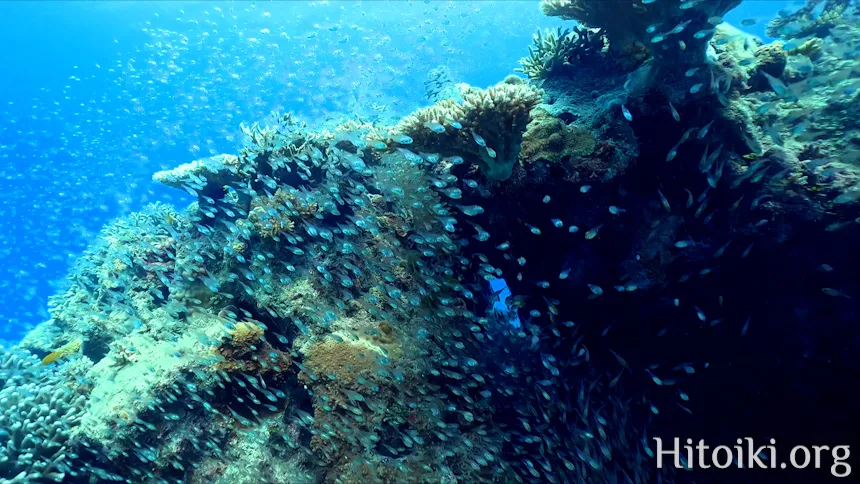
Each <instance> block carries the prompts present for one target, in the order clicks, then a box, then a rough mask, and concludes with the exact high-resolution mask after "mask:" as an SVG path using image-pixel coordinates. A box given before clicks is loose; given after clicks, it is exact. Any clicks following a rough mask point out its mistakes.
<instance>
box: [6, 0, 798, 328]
mask: <svg viewBox="0 0 860 484" xmlns="http://www.w3.org/2000/svg"><path fill="white" fill-rule="evenodd" d="M797 3H798V2H784V1H745V2H744V3H743V4H742V5H741V6H740V7H739V8H737V9H736V10H734V11H733V12H731V13H730V14H729V15H728V16H727V17H726V20H727V21H729V22H731V23H734V24H735V25H739V24H740V20H742V19H745V18H758V19H760V20H759V21H758V23H757V24H756V25H753V26H751V27H747V29H748V30H749V31H750V32H752V33H755V34H757V35H760V36H764V25H765V23H766V21H767V19H769V18H770V17H772V16H773V15H775V14H776V12H777V11H779V10H780V9H783V8H792V7H794V6H796V5H797ZM562 25H565V26H569V25H570V22H562V21H560V20H559V19H555V18H549V17H545V16H543V15H542V14H541V13H540V11H539V10H538V8H537V2H534V1H528V2H527V1H480V2H466V1H456V2H453V1H432V2H430V1H393V2H386V1H366V2H256V3H239V2H198V1H194V2H160V1H159V2H151V1H143V2H114V1H108V2H50V1H34V2H0V43H2V44H0V45H3V46H4V48H3V49H0V67H2V72H3V76H2V77H0V110H2V113H0V116H2V118H0V119H2V125H0V189H2V197H3V198H2V204H0V341H1V340H14V339H16V338H19V337H20V336H21V335H22V334H23V333H24V332H25V331H27V330H28V329H29V328H31V327H32V326H34V325H35V324H37V323H39V322H41V321H44V320H46V319H48V318H49V316H48V313H47V308H48V298H49V296H50V295H52V294H54V293H56V292H57V291H60V290H62V289H63V287H64V283H63V280H64V277H65V275H66V273H67V271H68V268H69V265H70V263H71V262H72V261H74V260H75V258H76V257H77V256H78V255H79V254H80V253H81V251H82V250H83V249H84V248H85V247H86V246H87V244H88V243H90V242H91V241H92V240H93V238H94V236H95V234H97V232H98V231H99V229H100V228H101V227H102V225H104V224H105V223H107V222H108V221H110V220H112V219H114V218H116V217H118V216H121V215H123V214H126V213H128V212H130V211H135V210H139V209H140V208H141V207H142V206H144V205H145V204H147V203H150V202H153V201H165V202H170V203H176V204H185V203H188V202H189V201H190V198H188V199H186V198H183V197H182V195H177V192H176V190H173V189H167V188H165V187H162V186H160V185H157V184H155V183H153V182H151V175H152V173H154V172H155V171H158V170H160V169H163V168H167V167H173V166H176V165H178V164H180V163H184V162H188V161H190V160H193V159H195V158H199V157H204V156H209V155H210V154H217V153H222V152H225V153H231V152H235V151H236V150H237V148H238V146H239V145H240V142H241V135H240V131H239V123H240V122H245V123H248V124H251V123H253V122H255V121H263V120H264V119H265V118H266V116H267V115H268V114H269V113H270V112H271V111H281V112H283V111H294V112H295V113H297V114H298V115H300V116H301V117H303V118H304V119H305V120H307V121H308V122H309V123H311V124H323V123H325V122H326V121H327V120H336V119H338V118H339V117H340V116H341V115H344V114H347V113H351V114H360V115H362V116H364V117H367V118H370V119H372V118H375V117H390V118H395V117H398V116H402V115H404V114H406V113H408V112H409V111H411V110H413V109H414V108H416V107H418V106H420V105H423V104H426V103H427V101H426V98H425V95H424V81H425V78H426V75H427V73H428V71H430V70H431V69H433V68H436V67H438V66H446V67H447V68H448V70H449V71H450V73H451V76H452V78H453V79H454V80H455V81H457V82H466V83H469V84H472V85H475V86H488V85H491V84H494V83H496V82H498V81H500V80H501V79H502V78H504V77H505V76H506V75H508V74H510V73H512V71H513V69H514V68H516V67H517V60H518V59H519V58H520V57H523V56H524V55H526V53H527V49H528V46H529V45H530V43H531V36H532V34H533V33H534V32H535V31H536V30H537V29H543V28H555V27H558V26H562Z"/></svg>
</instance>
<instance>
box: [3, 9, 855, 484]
mask: <svg viewBox="0 0 860 484" xmlns="http://www.w3.org/2000/svg"><path fill="white" fill-rule="evenodd" d="M738 3H739V2H738V0H718V1H712V2H711V1H697V0H688V1H685V2H678V1H674V0H673V1H665V0H658V1H656V2H641V1H639V0H635V1H629V2H628V1H617V2H615V1H597V0H552V1H547V0H545V1H544V2H543V3H542V7H541V8H542V9H543V10H544V11H545V12H546V13H547V14H549V15H553V16H558V17H562V18H564V19H574V20H578V21H581V22H584V23H585V24H586V25H587V27H588V29H586V27H577V29H576V30H574V32H573V33H570V32H568V31H567V30H561V29H560V30H558V31H556V32H554V33H549V34H546V35H541V36H539V37H538V38H537V39H536V46H534V47H533V48H532V49H531V50H530V55H529V57H527V58H526V60H524V61H523V63H522V66H523V67H522V70H523V71H524V73H525V74H527V75H528V77H529V78H530V79H528V80H526V79H523V78H519V77H514V76H510V77H508V78H507V79H505V80H504V81H503V82H501V83H499V84H495V85H493V86H490V87H488V88H485V89H482V88H477V87H471V86H467V85H463V84H457V85H454V84H453V82H452V81H451V79H450V74H449V73H448V72H447V71H446V70H444V69H439V70H436V71H434V72H433V74H432V75H431V76H430V79H429V81H428V84H427V91H428V95H429V96H431V97H432V101H433V104H432V105H430V106H427V107H423V108H419V109H417V110H416V111H415V112H413V113H412V114H410V115H408V116H406V117H404V118H403V119H401V120H399V121H397V122H390V123H389V122H382V121H375V122H371V121H367V120H366V119H353V120H346V121H343V122H339V123H331V124H328V125H326V126H325V127H324V128H323V127H318V128H316V127H315V128H312V127H309V126H308V125H306V124H304V123H303V122H301V121H300V120H299V119H298V118H296V117H294V116H293V115H290V114H287V115H281V114H274V115H273V117H272V119H271V120H270V121H269V122H268V123H267V124H265V125H261V124H254V125H252V126H246V125H241V126H240V129H241V130H242V132H243V134H244V135H245V144H244V147H243V148H242V149H241V150H239V153H237V154H223V155H217V156H212V157H207V158H203V159H200V160H195V161H191V162H190V163H186V164H183V165H180V166H178V167H176V168H173V169H168V170H164V171H161V172H158V173H156V174H155V175H154V179H155V180H156V181H158V182H160V183H162V184H164V185H166V186H169V187H173V188H175V189H178V190H182V191H183V192H185V193H187V194H189V195H190V196H191V197H192V199H193V201H192V202H191V203H190V204H189V205H188V206H187V207H184V208H174V207H172V206H168V205H165V204H160V203H159V204H152V205H149V206H147V207H146V208H145V209H143V210H142V211H140V212H137V213H133V214H131V215H129V216H127V217H124V218H122V219H119V220H116V221H114V222H112V223H110V224H108V225H107V226H105V227H104V228H103V229H102V231H101V233H100V234H99V236H98V238H97V240H96V241H95V242H94V243H93V244H92V245H91V247H90V248H89V249H87V250H86V251H85V252H84V254H83V255H82V256H81V257H80V258H79V260H78V261H77V262H76V263H75V265H74V267H73V268H72V270H71V272H70V274H69V276H68V280H67V285H66V287H65V289H64V290H63V291H61V292H60V293H58V294H57V295H55V296H54V297H52V298H51V300H50V303H49V312H50V319H49V320H47V321H45V322H43V323H42V324H40V325H39V326H37V327H36V328H35V329H34V330H32V331H31V332H30V333H29V334H28V335H27V336H26V337H25V338H24V339H23V341H22V342H21V343H20V344H19V345H18V347H17V348H15V349H13V350H9V351H4V352H3V353H2V355H0V383H2V389H0V401H2V403H3V405H2V412H0V449H2V453H0V473H2V479H4V480H3V481H2V482H15V483H30V482H46V481H56V482H69V483H73V482H147V483H153V482H154V483H180V482H182V483H185V482H190V483H201V484H203V483H225V484H226V483H246V482H247V483H251V482H253V483H263V484H266V483H301V484H304V483H308V484H323V483H331V484H352V483H356V484H359V483H360V484H365V483H382V484H400V483H427V484H430V483H433V484H435V483H473V482H480V483H484V482H486V483H544V482H549V483H558V484H561V483H578V484H592V483H615V482H626V483H635V484H639V483H643V484H644V483H654V482H666V483H671V482H678V483H680V482H690V480H691V479H692V478H689V477H687V476H688V474H685V472H686V471H684V472H680V471H676V470H674V469H672V468H670V467H669V466H664V468H658V467H657V465H656V460H655V446H654V442H653V439H652V437H653V436H657V435H683V432H685V431H687V430H688V429H690V428H695V429H696V430H697V431H698V432H700V435H701V437H702V438H703V439H705V440H708V439H709V438H712V437H713V440H719V439H720V438H721V437H724V432H723V431H724V429H723V428H716V427H715V425H714V422H720V423H721V424H720V425H722V423H723V422H725V421H726V420H725V418H726V417H725V416H726V415H733V416H734V417H733V418H736V419H739V424H738V425H740V427H738V428H744V427H743V426H745V425H747V426H752V425H754V424H757V423H758V422H768V423H770V424H772V423H773V421H772V420H769V419H772V418H773V415H772V411H771V410H772V408H771V407H772V406H769V405H764V404H761V405H758V404H757V405H753V406H750V404H749V402H758V401H765V402H769V403H774V402H778V403H780V404H783V405H786V406H787V407H790V410H792V412H794V413H796V414H797V415H799V416H802V417H803V418H809V419H810V421H812V415H813V414H811V413H810V412H811V410H810V409H811V408H815V409H816V411H815V412H818V410H817V409H818V408H819V407H818V405H819V404H818V403H815V404H808V400H803V398H801V397H803V396H804V394H803V393H802V392H801V391H800V390H797V392H796V393H793V394H792V395H793V396H794V397H796V398H793V399H791V401H789V402H785V401H784V400H785V399H784V395H785V393H784V392H785V390H784V388H783V387H782V386H780V387H779V388H778V390H772V389H771V390H770V391H771V392H775V393H770V394H768V393H767V392H764V391H763V390H761V388H760V387H759V386H743V385H734V384H732V385H733V386H731V387H730V388H727V387H726V386H725V385H724V384H718V383H715V382H737V381H740V380H741V379H743V378H753V379H754V380H755V381H758V382H764V381H769V378H772V377H774V375H779V376H780V378H776V380H777V381H778V382H781V383H780V384H782V382H790V381H794V380H793V379H792V378H793V377H794V373H792V372H793V371H795V366H793V365H788V366H789V367H790V368H791V369H790V370H786V365H785V364H784V363H783V362H784V361H786V360H785V358H786V355H785V354H784V353H783V352H782V351H783V350H784V348H797V349H798V352H799V354H798V355H795V356H797V360H798V361H801V360H803V361H805V358H806V355H808V354H809V351H812V350H811V348H810V346H812V345H814V344H817V343H816V342H814V341H813V342H810V339H809V334H810V331H811V330H810V328H809V325H810V324H811V321H813V320H814V318H811V316H809V315H810V314H813V311H827V312H828V313H827V314H830V311H833V312H839V314H840V315H846V314H849V315H850V314H854V312H853V309H852V308H853V306H849V304H851V303H852V301H854V298H855V297H856V295H857V293H858V291H860V287H858V283H857V279H856V273H857V270H860V267H858V266H857V258H856V255H855V253H854V251H855V250H856V240H857V236H858V235H860V232H858V231H860V226H858V223H857V221H858V220H860V208H858V207H860V205H858V203H857V201H858V200H860V169H858V165H860V150H858V148H857V145H858V139H860V138H858V135H857V126H858V121H860V111H858V108H857V106H858V103H857V96H858V89H857V87H858V85H860V84H858V82H860V81H858V76H857V74H858V72H857V69H856V59H855V58H854V57H852V56H856V52H857V48H858V46H860V19H858V18H857V17H856V16H849V15H847V13H846V12H847V11H848V10H843V11H842V12H843V13H844V14H845V15H843V17H841V18H840V22H838V25H834V26H833V27H832V28H829V29H828V30H827V35H826V36H823V37H816V38H815V39H818V40H814V39H806V40H805V41H804V42H803V43H800V45H796V46H792V45H786V43H772V44H764V42H762V41H761V40H760V39H756V38H754V37H752V36H750V35H748V34H745V33H743V32H741V31H739V30H737V29H735V28H733V27H731V26H729V25H727V24H723V23H722V19H721V17H720V16H721V15H723V14H724V13H726V12H728V11H729V10H730V9H731V8H732V7H734V6H736V5H737V4H738ZM813 4H814V2H813ZM834 8H835V7H834ZM816 32H817V31H816ZM605 42H608V43H609V45H608V46H607V45H606V43H605ZM523 48H524V49H525V46H524V47H523ZM619 53H620V56H619V55H616V54H619ZM533 81H534V84H533ZM536 84H540V88H538V87H536ZM811 234H815V237H813V236H812V235H811ZM813 239H814V240H813ZM822 241H824V243H826V244H828V247H830V249H829V250H828V251H827V254H821V251H820V247H821V244H822ZM834 267H839V268H841V269H850V270H844V271H843V270H834ZM809 274H815V277H810V276H809ZM502 280H503V281H504V282H505V283H506V286H507V287H508V289H509V290H510V291H511V296H510V297H509V298H508V299H507V300H506V301H505V302H504V305H503V309H500V308H499V306H500V305H501V302H500V301H499V297H500V295H501V291H500V290H499V289H498V286H499V284H500V283H501V281H502ZM825 284H826V285H825ZM494 288H495V289H494ZM786 298H787V299H786ZM788 301H804V303H803V305H802V306H801V307H798V306H796V305H793V304H789V303H788ZM814 314H818V313H814ZM840 317H842V316H840ZM789 323H790V324H789ZM815 323H816V324H818V322H817V320H815ZM852 328H853V327H852ZM843 329H844V328H843ZM845 331H846V333H850V331H853V330H849V329H845ZM775 332H778V334H779V335H780V341H784V342H786V343H785V344H786V346H785V347H782V346H777V345H775V344H774V343H773V341H772V339H773V338H772V336H771V335H772V334H774V333H775ZM850 334H854V333H850ZM715 342H716V343H717V344H715ZM786 351H787V350H786ZM800 354H802V355H804V356H803V358H801V356H800ZM737 355H741V357H742V359H741V361H743V362H745V363H747V364H742V365H737V364H733V362H735V361H738V360H735V359H733V358H735V357H736V356H737ZM703 373H704V374H708V375H711V374H712V375H715V376H714V380H709V379H708V378H706V377H705V376H703V375H702V374H703ZM844 380H845V381H849V382H850V381H852V380H851V379H850V378H845V379H844ZM786 384H788V383H786ZM834 391H835V390H834ZM727 392H731V393H732V395H733V398H732V399H729V400H726V399H725V395H726V394H727ZM834 394H836V393H834ZM840 394H841V393H840ZM774 395H776V396H774ZM768 398H770V400H767V399H768ZM712 401H719V402H720V405H718V406H717V405H708V402H712ZM815 402H818V400H817V396H816V400H815ZM814 416H815V418H826V416H821V415H820V413H814ZM798 418H800V417H798ZM816 421H817V420H816ZM830 423H832V422H830ZM757 428H760V427H757ZM807 443H808V442H807ZM689 475H691V476H694V477H695V476H698V474H695V473H692V471H691V474H689Z"/></svg>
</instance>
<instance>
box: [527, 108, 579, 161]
mask: <svg viewBox="0 0 860 484" xmlns="http://www.w3.org/2000/svg"><path fill="white" fill-rule="evenodd" d="M595 146H596V141H595V139H594V136H592V135H591V132H589V131H588V130H587V129H585V128H582V127H580V126H577V125H568V124H566V123H564V121H562V120H561V119H559V118H556V117H554V116H552V115H550V114H549V113H547V112H546V110H544V109H541V108H536V109H535V110H533V111H532V120H531V121H530V122H529V124H528V127H527V129H526V132H525V134H523V147H522V150H521V151H520V155H521V158H522V159H524V160H530V161H533V160H541V159H542V160H547V161H551V162H559V161H562V159H564V158H568V159H569V158H571V157H577V158H581V157H586V156H588V155H591V154H592V153H593V152H594V148H595Z"/></svg>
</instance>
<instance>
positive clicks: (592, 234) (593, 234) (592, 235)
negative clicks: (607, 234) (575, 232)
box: [585, 224, 603, 240]
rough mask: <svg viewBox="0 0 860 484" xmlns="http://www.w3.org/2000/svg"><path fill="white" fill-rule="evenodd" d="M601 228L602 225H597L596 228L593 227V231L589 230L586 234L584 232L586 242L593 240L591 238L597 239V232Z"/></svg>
mask: <svg viewBox="0 0 860 484" xmlns="http://www.w3.org/2000/svg"><path fill="white" fill-rule="evenodd" d="M601 227H603V224H600V225H598V226H597V227H594V228H593V229H591V230H589V231H588V232H586V233H585V239H586V240H591V239H593V238H595V237H597V234H598V232H600V228H601Z"/></svg>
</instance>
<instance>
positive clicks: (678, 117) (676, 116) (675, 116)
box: [669, 101, 681, 121]
mask: <svg viewBox="0 0 860 484" xmlns="http://www.w3.org/2000/svg"><path fill="white" fill-rule="evenodd" d="M669 111H671V112H672V119H674V120H675V121H680V120H681V115H680V114H678V110H677V109H675V106H673V105H672V102H671V101H669Z"/></svg>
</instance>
